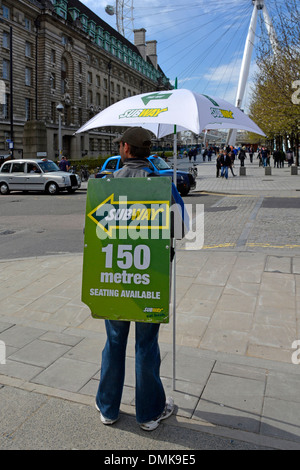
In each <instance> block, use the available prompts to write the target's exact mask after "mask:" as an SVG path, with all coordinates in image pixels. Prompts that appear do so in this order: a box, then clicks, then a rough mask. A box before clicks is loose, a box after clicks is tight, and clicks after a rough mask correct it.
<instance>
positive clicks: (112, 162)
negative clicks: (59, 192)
mask: <svg viewBox="0 0 300 470" xmlns="http://www.w3.org/2000/svg"><path fill="white" fill-rule="evenodd" d="M147 160H148V161H149V162H150V168H151V169H152V170H153V171H154V173H156V174H157V175H158V176H171V177H173V169H172V168H171V167H170V166H169V165H168V164H167V163H166V162H165V160H163V159H162V158H160V157H158V156H157V155H150V157H148V159H147ZM120 168H122V162H121V157H120V155H117V156H114V157H109V158H108V159H107V160H105V162H104V164H103V166H102V168H101V170H100V171H99V172H98V173H97V174H96V178H103V177H105V176H107V175H111V174H112V173H114V172H115V171H117V170H119V169H120ZM176 176H177V189H178V191H179V193H180V194H181V195H182V196H186V195H187V194H188V193H189V192H190V190H191V189H195V188H196V180H195V178H194V176H193V175H192V174H190V173H187V172H186V171H181V170H177V171H176Z"/></svg>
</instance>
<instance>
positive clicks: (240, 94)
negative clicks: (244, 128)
mask: <svg viewBox="0 0 300 470" xmlns="http://www.w3.org/2000/svg"><path fill="white" fill-rule="evenodd" d="M258 8H260V0H259V4H257V0H254V2H253V11H252V16H251V21H250V25H249V30H248V35H247V39H246V43H245V49H244V55H243V60H242V66H241V71H240V77H239V83H238V89H237V94H236V99H235V106H236V107H237V108H240V107H241V105H242V101H243V98H244V93H245V88H246V83H247V80H248V76H249V70H250V63H251V56H252V51H253V45H254V39H255V30H256V23H257V15H258ZM236 134H237V130H236V129H231V130H230V131H229V133H228V137H227V143H228V144H229V145H235V142H236Z"/></svg>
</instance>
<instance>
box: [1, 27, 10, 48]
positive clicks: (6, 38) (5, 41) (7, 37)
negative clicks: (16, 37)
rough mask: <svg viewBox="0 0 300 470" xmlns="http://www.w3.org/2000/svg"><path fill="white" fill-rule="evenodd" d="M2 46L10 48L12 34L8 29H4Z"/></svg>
mask: <svg viewBox="0 0 300 470" xmlns="http://www.w3.org/2000/svg"><path fill="white" fill-rule="evenodd" d="M2 47H4V48H5V49H10V34H9V33H8V32H7V31H3V37H2Z"/></svg>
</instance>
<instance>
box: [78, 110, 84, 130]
mask: <svg viewBox="0 0 300 470" xmlns="http://www.w3.org/2000/svg"><path fill="white" fill-rule="evenodd" d="M78 124H79V125H80V126H82V124H83V120H82V109H81V108H78Z"/></svg>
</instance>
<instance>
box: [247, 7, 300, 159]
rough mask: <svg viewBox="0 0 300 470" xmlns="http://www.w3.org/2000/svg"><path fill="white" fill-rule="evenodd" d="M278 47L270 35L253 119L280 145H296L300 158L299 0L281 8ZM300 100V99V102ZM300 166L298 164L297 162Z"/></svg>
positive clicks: (252, 107) (258, 76)
mask: <svg viewBox="0 0 300 470" xmlns="http://www.w3.org/2000/svg"><path fill="white" fill-rule="evenodd" d="M277 9H278V11H277V13H278V15H277V18H278V19H277V21H276V22H274V23H273V25H274V29H275V31H276V46H275V48H274V50H272V48H271V45H270V42H269V39H268V36H267V34H265V35H263V38H262V42H261V46H260V47H259V51H258V60H257V64H258V72H257V74H256V77H255V84H254V89H253V95H252V102H251V104H250V117H252V119H253V120H254V121H255V122H256V123H257V124H258V125H259V126H260V127H261V129H262V130H263V131H264V132H265V134H266V136H267V140H269V141H270V142H271V141H272V142H274V143H275V145H276V146H278V147H282V144H283V143H284V144H285V146H286V147H287V146H292V147H293V148H294V150H295V151H296V154H297V156H298V148H299V133H300V103H297V99H296V100H295V96H297V90H296V94H295V86H297V83H296V85H295V82H296V81H297V80H299V79H300V21H299V20H300V15H299V7H298V0H285V1H284V3H283V5H281V7H280V8H279V7H278V8H277ZM299 101H300V100H299ZM297 163H298V162H297Z"/></svg>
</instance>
